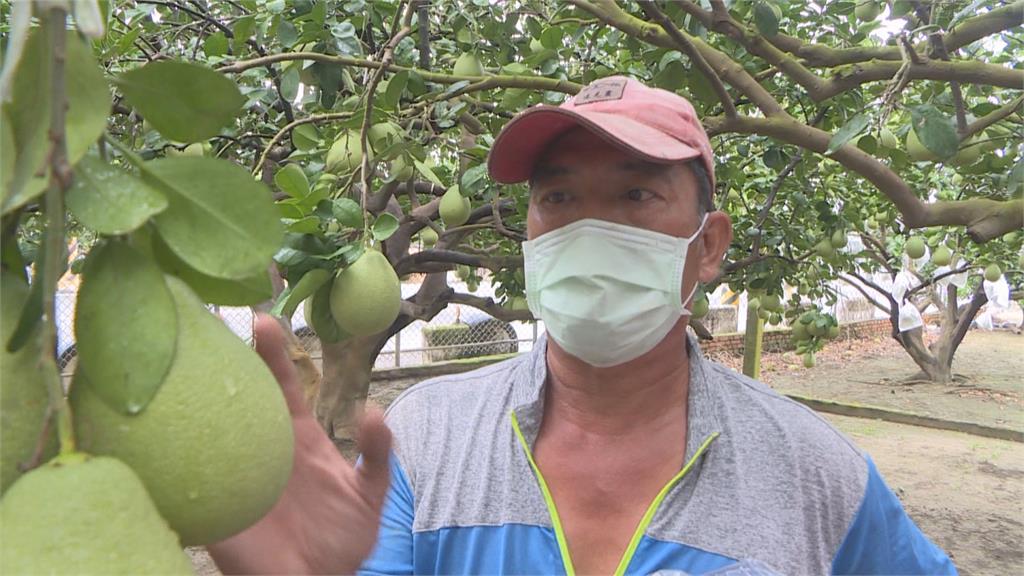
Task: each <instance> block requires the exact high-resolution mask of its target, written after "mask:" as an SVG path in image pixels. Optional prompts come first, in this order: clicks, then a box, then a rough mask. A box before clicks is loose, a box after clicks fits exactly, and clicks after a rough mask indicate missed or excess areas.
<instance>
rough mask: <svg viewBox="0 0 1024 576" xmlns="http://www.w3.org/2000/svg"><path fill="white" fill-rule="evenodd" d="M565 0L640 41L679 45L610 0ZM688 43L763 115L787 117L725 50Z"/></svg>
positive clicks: (671, 46)
mask: <svg viewBox="0 0 1024 576" xmlns="http://www.w3.org/2000/svg"><path fill="white" fill-rule="evenodd" d="M568 1H569V3H570V4H573V5H574V6H577V7H578V8H580V9H582V10H585V11H587V12H590V13H591V14H593V15H594V16H596V17H597V18H599V19H600V20H601V21H603V22H605V23H607V24H609V25H611V26H613V27H615V28H618V29H619V30H622V31H623V32H625V33H627V34H629V35H631V36H635V37H636V38H638V39H640V40H643V41H645V42H648V43H650V44H653V45H655V46H660V47H662V48H670V49H673V50H674V49H676V48H678V46H677V45H676V43H675V42H673V41H672V38H671V37H670V36H669V35H668V33H667V32H665V31H664V30H662V28H661V27H660V26H658V25H656V24H651V23H650V22H645V21H644V20H641V19H640V18H637V17H636V16H633V15H632V14H629V13H628V12H626V11H625V10H623V9H622V8H621V7H619V6H618V5H617V4H616V3H615V2H614V1H613V0H590V1H588V0H568ZM690 42H691V43H692V44H693V45H694V47H695V48H696V49H697V51H698V52H700V54H701V56H703V57H704V59H705V60H706V61H707V63H708V64H709V65H710V66H711V68H712V69H713V70H714V71H715V73H716V74H717V75H718V77H719V78H721V79H722V80H724V81H726V82H728V83H729V84H730V85H731V86H732V87H733V88H736V89H737V90H739V91H740V92H741V93H742V94H743V95H744V96H746V97H747V98H749V99H750V101H751V102H753V103H754V105H755V106H757V107H758V109H760V110H761V112H763V113H764V114H765V115H766V116H775V115H782V116H786V112H785V110H783V108H782V105H780V104H779V102H778V101H777V100H776V99H775V97H773V96H772V95H771V94H770V93H769V92H768V91H767V90H765V89H764V87H762V86H761V85H760V84H759V83H758V82H757V81H756V80H754V78H753V77H752V76H751V75H750V74H749V73H747V71H746V70H745V69H744V68H743V66H741V65H740V64H739V63H738V62H736V61H735V60H733V59H732V58H730V57H729V56H727V55H726V54H725V53H723V52H720V51H719V50H717V49H715V48H713V47H712V46H711V45H710V44H708V43H706V42H704V41H703V40H701V39H700V38H691V39H690Z"/></svg>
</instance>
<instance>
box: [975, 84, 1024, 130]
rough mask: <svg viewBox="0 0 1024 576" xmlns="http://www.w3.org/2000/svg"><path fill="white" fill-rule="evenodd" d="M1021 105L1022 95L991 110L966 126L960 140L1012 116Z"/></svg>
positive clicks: (1023, 98)
mask: <svg viewBox="0 0 1024 576" xmlns="http://www.w3.org/2000/svg"><path fill="white" fill-rule="evenodd" d="M1021 104H1024V94H1022V95H1020V96H1017V97H1016V98H1014V99H1013V100H1011V101H1010V102H1009V103H1007V104H1005V105H1003V106H1001V107H999V108H997V109H995V110H993V111H992V112H989V113H988V114H985V115H984V116H982V117H981V118H978V119H977V120H975V121H974V122H971V123H970V124H968V125H967V128H966V129H965V130H963V131H962V132H961V133H960V140H961V141H963V140H966V139H967V138H970V137H971V136H973V135H974V134H977V133H979V132H981V131H982V130H984V129H986V128H988V127H989V126H991V125H993V124H995V123H996V122H999V121H1000V120H1002V119H1003V118H1006V117H1007V116H1009V115H1010V114H1013V113H1014V111H1016V110H1017V109H1018V108H1020V106H1021Z"/></svg>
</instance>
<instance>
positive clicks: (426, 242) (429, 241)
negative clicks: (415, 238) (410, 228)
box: [420, 226, 437, 248]
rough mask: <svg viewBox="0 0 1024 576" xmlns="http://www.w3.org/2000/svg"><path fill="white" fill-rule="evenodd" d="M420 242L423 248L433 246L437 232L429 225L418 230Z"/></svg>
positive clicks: (435, 242)
mask: <svg viewBox="0 0 1024 576" xmlns="http://www.w3.org/2000/svg"><path fill="white" fill-rule="evenodd" d="M420 242H423V247H424V248H433V247H434V245H435V244H437V232H435V231H434V229H433V228H430V227H429V226H428V227H426V228H424V229H423V230H420Z"/></svg>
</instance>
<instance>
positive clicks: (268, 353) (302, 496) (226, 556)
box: [208, 315, 391, 574]
mask: <svg viewBox="0 0 1024 576" xmlns="http://www.w3.org/2000/svg"><path fill="white" fill-rule="evenodd" d="M254 335H255V339H256V351H257V352H259V354H260V356H262V357H263V361H264V362H266V363H267V366H269V367H270V370H271V371H272V372H273V373H274V376H275V377H277V381H278V382H279V383H280V384H281V389H282V391H283V392H284V395H285V399H286V400H287V401H288V409H289V411H290V412H291V416H292V425H293V428H294V430H295V464H294V467H293V469H292V475H291V478H290V479H289V481H288V486H287V487H286V488H285V491H284V493H283V494H282V495H281V498H280V499H279V500H278V501H277V504H276V505H275V506H274V507H273V508H272V509H271V510H270V512H269V513H267V515H266V516H264V517H263V518H262V519H261V520H260V521H259V522H257V523H256V524H254V525H253V526H251V527H249V528H248V529H247V530H245V531H244V532H241V533H239V534H236V535H235V536H232V537H231V538H228V539H227V540H224V541H223V542H218V543H217V544H214V545H211V546H209V547H208V549H209V552H210V555H211V556H213V559H214V561H215V562H216V563H217V566H218V568H220V570H221V571H222V572H224V573H225V574H351V573H353V572H355V571H356V569H358V568H359V566H360V564H362V562H363V560H364V559H365V558H366V557H367V556H369V554H370V552H371V551H372V549H373V545H374V543H375V542H376V540H377V529H378V527H379V525H380V514H381V506H382V505H383V502H384V497H385V495H386V493H387V490H388V482H389V477H388V476H389V472H388V455H389V451H390V449H391V432H390V431H389V430H388V428H387V426H385V424H384V419H383V415H382V414H381V413H380V411H379V410H368V411H367V413H366V415H365V416H364V417H363V420H362V422H361V424H360V427H359V449H360V451H361V452H362V455H363V460H362V463H361V465H360V467H359V468H358V469H356V468H354V467H353V466H352V465H351V464H349V463H348V462H347V461H345V459H344V458H342V456H341V454H339V453H338V450H337V449H336V448H335V447H334V445H333V444H332V443H331V441H330V440H329V439H328V438H327V435H326V434H325V433H324V431H323V429H322V428H321V427H320V425H319V424H318V423H317V421H316V419H315V418H314V417H313V414H312V413H311V412H310V410H309V409H308V408H307V407H306V405H305V403H304V401H303V397H302V390H301V389H300V385H299V383H298V380H297V378H296V375H295V370H294V368H293V366H292V361H291V359H290V358H289V357H288V354H287V352H286V350H285V340H284V335H283V334H282V333H281V327H280V326H279V325H278V323H277V322H276V321H275V320H274V319H272V318H270V317H268V316H264V315H260V316H258V317H257V319H256V322H255V326H254Z"/></svg>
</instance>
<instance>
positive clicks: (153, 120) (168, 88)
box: [117, 60, 245, 142]
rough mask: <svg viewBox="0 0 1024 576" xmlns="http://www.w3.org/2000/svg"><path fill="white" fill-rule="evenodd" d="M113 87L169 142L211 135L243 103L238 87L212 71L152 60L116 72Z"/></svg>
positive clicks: (215, 132) (227, 120) (199, 138)
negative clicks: (119, 90) (116, 75)
mask: <svg viewBox="0 0 1024 576" xmlns="http://www.w3.org/2000/svg"><path fill="white" fill-rule="evenodd" d="M117 85H118V86H119V87H120V88H121V91H122V92H124V96H125V99H126V100H127V101H128V103H129V104H131V105H132V106H134V107H135V108H137V109H138V110H139V112H140V113H141V114H142V116H143V117H144V118H145V119H146V120H148V121H149V123H150V124H152V125H153V128H155V129H156V130H157V131H159V132H160V134H162V135H163V136H164V137H166V138H168V139H170V140H177V141H179V142H198V141H201V140H207V139H209V138H212V137H213V136H216V135H217V134H218V133H219V132H220V130H221V129H222V128H224V127H225V126H227V125H228V124H229V123H231V121H233V120H234V119H235V116H237V115H238V112H239V111H240V110H241V109H242V105H243V104H244V103H245V98H244V97H243V96H242V94H241V92H239V91H238V86H236V85H235V83H234V82H233V81H231V79H230V78H228V77H227V76H224V75H223V74H221V73H220V72H217V71H216V70H212V69H210V68H207V67H205V66H199V65H197V64H188V63H185V62H175V61H171V60H157V61H155V62H150V63H149V64H146V65H145V66H143V67H141V68H136V69H135V70H131V71H129V72H126V73H124V74H122V75H121V76H120V77H119V78H118V80H117Z"/></svg>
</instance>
